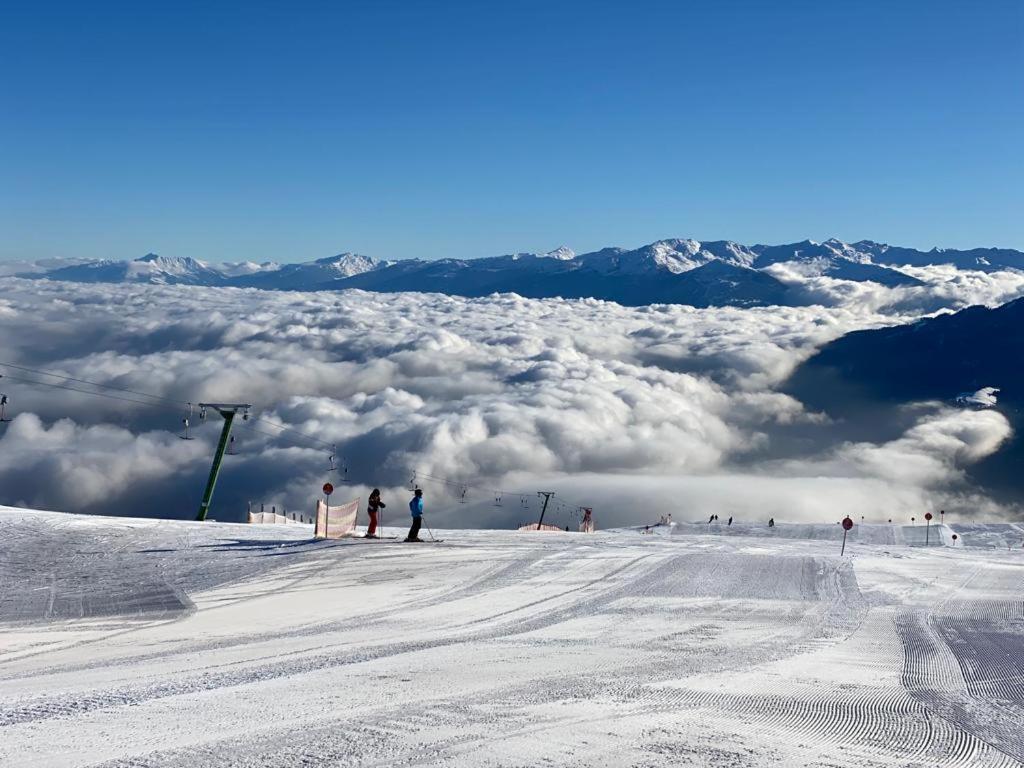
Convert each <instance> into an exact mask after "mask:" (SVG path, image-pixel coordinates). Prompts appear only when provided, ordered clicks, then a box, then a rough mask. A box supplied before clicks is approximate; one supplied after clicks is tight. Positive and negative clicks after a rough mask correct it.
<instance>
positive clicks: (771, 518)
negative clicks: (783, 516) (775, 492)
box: [768, 517, 775, 528]
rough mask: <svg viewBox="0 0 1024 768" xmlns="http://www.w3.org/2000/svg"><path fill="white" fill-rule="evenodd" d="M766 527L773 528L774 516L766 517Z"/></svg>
mask: <svg viewBox="0 0 1024 768" xmlns="http://www.w3.org/2000/svg"><path fill="white" fill-rule="evenodd" d="M768 527H769V528H774V527H775V518H774V517H770V518H768Z"/></svg>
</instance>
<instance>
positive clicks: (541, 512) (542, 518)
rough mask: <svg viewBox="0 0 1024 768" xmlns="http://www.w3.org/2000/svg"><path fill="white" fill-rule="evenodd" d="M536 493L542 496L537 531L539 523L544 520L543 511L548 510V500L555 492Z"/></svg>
mask: <svg viewBox="0 0 1024 768" xmlns="http://www.w3.org/2000/svg"><path fill="white" fill-rule="evenodd" d="M537 495H538V496H543V497H544V506H543V507H541V510H540V520H538V521H537V530H538V531H539V530H540V526H541V524H542V523H543V522H544V513H545V512H547V510H548V502H549V501H550V500H551V497H552V496H554V495H555V492H554V491H537Z"/></svg>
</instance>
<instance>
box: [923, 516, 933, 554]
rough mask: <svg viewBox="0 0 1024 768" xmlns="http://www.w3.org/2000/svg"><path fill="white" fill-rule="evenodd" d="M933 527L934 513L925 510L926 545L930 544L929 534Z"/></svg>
mask: <svg viewBox="0 0 1024 768" xmlns="http://www.w3.org/2000/svg"><path fill="white" fill-rule="evenodd" d="M931 529H932V513H931V512H925V513H924V545H925V546H926V547H927V546H928V534H929V533H930V532H931Z"/></svg>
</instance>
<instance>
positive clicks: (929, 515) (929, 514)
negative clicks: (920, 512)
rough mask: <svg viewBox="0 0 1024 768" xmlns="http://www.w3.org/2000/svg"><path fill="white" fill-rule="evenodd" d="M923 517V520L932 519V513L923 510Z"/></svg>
mask: <svg viewBox="0 0 1024 768" xmlns="http://www.w3.org/2000/svg"><path fill="white" fill-rule="evenodd" d="M924 519H925V520H931V519H932V513H931V512H925V513H924Z"/></svg>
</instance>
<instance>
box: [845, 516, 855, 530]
mask: <svg viewBox="0 0 1024 768" xmlns="http://www.w3.org/2000/svg"><path fill="white" fill-rule="evenodd" d="M851 528H853V520H851V519H850V518H848V517H844V518H843V530H846V531H848V530H850V529H851Z"/></svg>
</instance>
